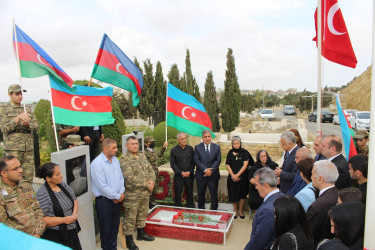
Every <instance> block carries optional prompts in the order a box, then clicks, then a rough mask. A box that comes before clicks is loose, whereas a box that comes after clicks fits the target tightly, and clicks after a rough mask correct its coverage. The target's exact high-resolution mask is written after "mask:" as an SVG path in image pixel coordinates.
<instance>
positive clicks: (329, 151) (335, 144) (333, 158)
mask: <svg viewBox="0 0 375 250" xmlns="http://www.w3.org/2000/svg"><path fill="white" fill-rule="evenodd" d="M322 146H323V152H322V154H323V155H324V156H325V157H326V158H327V160H329V161H330V162H332V163H334V164H335V165H336V167H337V170H338V171H339V178H338V179H337V181H336V183H335V186H336V187H337V189H339V190H340V189H343V188H347V187H350V182H351V179H350V174H349V164H348V162H347V161H346V159H345V157H344V156H343V155H342V154H341V151H342V142H341V139H340V137H338V136H336V135H328V136H326V137H324V139H323V141H322Z"/></svg>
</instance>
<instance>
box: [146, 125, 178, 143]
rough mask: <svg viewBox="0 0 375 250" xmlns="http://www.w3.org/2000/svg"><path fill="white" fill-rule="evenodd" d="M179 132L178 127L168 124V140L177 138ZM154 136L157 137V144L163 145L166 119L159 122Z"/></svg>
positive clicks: (153, 133)
mask: <svg viewBox="0 0 375 250" xmlns="http://www.w3.org/2000/svg"><path fill="white" fill-rule="evenodd" d="M177 134H178V131H177V129H175V128H172V127H169V126H168V141H169V140H170V139H172V138H173V139H176V140H177ZM152 136H153V137H154V139H155V145H156V146H158V147H162V146H163V144H164V142H165V121H164V122H161V123H159V124H158V125H157V126H156V127H155V128H154V131H153V132H152Z"/></svg>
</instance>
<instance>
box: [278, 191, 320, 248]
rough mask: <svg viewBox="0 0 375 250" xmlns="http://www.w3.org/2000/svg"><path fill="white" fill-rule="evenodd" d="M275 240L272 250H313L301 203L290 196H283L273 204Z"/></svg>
mask: <svg viewBox="0 0 375 250" xmlns="http://www.w3.org/2000/svg"><path fill="white" fill-rule="evenodd" d="M273 207H274V209H275V232H276V240H275V242H274V243H273V245H272V247H271V249H272V250H278V249H280V250H283V249H285V250H291V249H304V250H309V249H313V240H312V234H311V230H310V227H309V224H308V221H307V217H306V213H305V210H304V209H303V207H302V205H301V203H300V202H299V201H298V200H297V199H296V198H294V197H293V196H291V195H283V196H280V197H279V198H277V199H276V200H275V202H274V203H273Z"/></svg>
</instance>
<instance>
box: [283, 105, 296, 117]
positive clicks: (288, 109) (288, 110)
mask: <svg viewBox="0 0 375 250" xmlns="http://www.w3.org/2000/svg"><path fill="white" fill-rule="evenodd" d="M283 113H284V115H295V114H296V109H295V108H294V107H293V106H289V105H287V106H285V107H284V110H283Z"/></svg>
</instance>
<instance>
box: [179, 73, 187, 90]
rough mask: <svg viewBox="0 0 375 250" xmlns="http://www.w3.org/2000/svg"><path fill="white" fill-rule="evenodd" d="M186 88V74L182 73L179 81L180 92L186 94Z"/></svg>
mask: <svg viewBox="0 0 375 250" xmlns="http://www.w3.org/2000/svg"><path fill="white" fill-rule="evenodd" d="M187 88H188V86H187V84H186V74H185V73H184V75H183V76H182V77H181V79H180V90H181V91H184V92H185V93H186V91H187Z"/></svg>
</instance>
